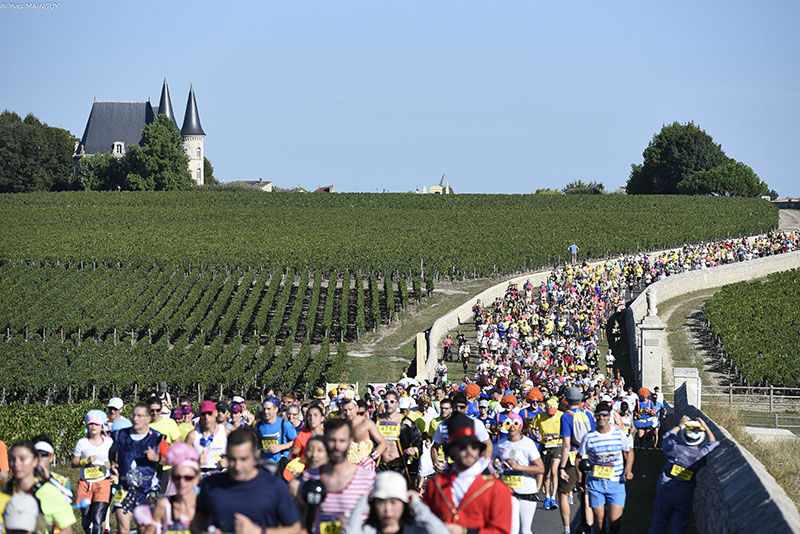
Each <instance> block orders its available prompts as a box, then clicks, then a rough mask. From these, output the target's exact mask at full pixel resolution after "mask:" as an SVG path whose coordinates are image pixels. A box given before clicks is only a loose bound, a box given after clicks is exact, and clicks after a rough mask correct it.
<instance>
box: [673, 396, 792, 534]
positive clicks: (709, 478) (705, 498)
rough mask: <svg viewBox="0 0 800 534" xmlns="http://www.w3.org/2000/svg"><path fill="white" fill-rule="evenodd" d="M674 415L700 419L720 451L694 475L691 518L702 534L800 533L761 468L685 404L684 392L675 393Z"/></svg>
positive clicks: (782, 498)
mask: <svg viewBox="0 0 800 534" xmlns="http://www.w3.org/2000/svg"><path fill="white" fill-rule="evenodd" d="M675 412H676V416H677V418H678V419H679V418H680V417H682V416H683V415H687V416H689V417H690V418H692V419H696V418H697V417H701V418H702V419H703V420H704V421H705V422H706V423H707V424H708V426H709V428H711V431H712V432H713V433H714V435H715V437H716V438H717V439H718V440H719V441H720V446H719V447H717V448H716V449H714V450H713V451H712V452H711V454H709V456H708V463H707V464H706V466H705V467H704V468H703V469H701V470H700V471H699V472H698V474H697V488H696V490H695V494H694V514H695V522H696V524H697V530H698V531H699V532H701V533H702V534H739V533H741V534H750V533H753V532H764V533H772V532H776V533H777V532H781V533H784V532H785V533H800V514H799V513H798V512H797V508H796V507H795V505H794V503H793V502H792V500H791V499H790V498H789V496H788V495H786V492H785V491H783V488H781V486H780V485H779V484H778V483H777V482H776V481H775V479H774V478H772V475H770V474H769V473H768V472H767V470H766V469H765V468H764V466H763V465H762V464H761V462H759V461H758V460H757V459H756V458H755V457H754V456H753V455H752V454H750V453H749V452H748V451H747V449H745V448H744V447H742V446H741V445H740V444H739V443H738V442H737V441H736V440H735V439H733V437H731V435H730V434H728V432H727V431H726V430H725V429H724V428H722V427H720V426H719V425H717V424H716V423H714V421H712V420H710V419H709V418H708V416H706V415H705V414H704V413H703V412H702V411H700V410H698V409H697V408H695V407H694V406H692V405H690V404H689V403H688V402H687V396H686V387H685V386H681V387H679V388H678V389H676V390H675Z"/></svg>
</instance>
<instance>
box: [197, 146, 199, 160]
mask: <svg viewBox="0 0 800 534" xmlns="http://www.w3.org/2000/svg"><path fill="white" fill-rule="evenodd" d="M197 157H198V158H199V157H200V147H197Z"/></svg>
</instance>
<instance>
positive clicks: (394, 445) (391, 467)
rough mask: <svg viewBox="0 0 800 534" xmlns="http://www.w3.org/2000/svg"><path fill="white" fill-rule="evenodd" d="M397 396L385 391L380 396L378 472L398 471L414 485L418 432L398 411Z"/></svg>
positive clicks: (417, 461) (419, 439)
mask: <svg viewBox="0 0 800 534" xmlns="http://www.w3.org/2000/svg"><path fill="white" fill-rule="evenodd" d="M399 400H400V395H399V394H398V393H397V391H395V390H389V391H387V392H386V394H385V395H384V397H383V405H384V412H383V413H382V414H380V415H379V416H378V422H377V425H378V432H380V434H381V435H382V436H383V438H384V440H385V441H386V449H384V451H383V453H382V454H381V457H380V458H381V463H380V464H379V465H378V469H379V470H381V471H395V472H397V473H400V474H401V475H403V476H404V477H406V480H407V482H408V487H409V488H412V487H414V483H415V482H416V476H417V468H418V467H419V454H420V452H421V451H422V433H421V432H420V431H419V428H418V427H417V425H416V424H415V423H414V421H412V420H411V419H409V418H408V417H406V416H405V415H403V414H402V413H401V412H400V411H399V407H400V404H399Z"/></svg>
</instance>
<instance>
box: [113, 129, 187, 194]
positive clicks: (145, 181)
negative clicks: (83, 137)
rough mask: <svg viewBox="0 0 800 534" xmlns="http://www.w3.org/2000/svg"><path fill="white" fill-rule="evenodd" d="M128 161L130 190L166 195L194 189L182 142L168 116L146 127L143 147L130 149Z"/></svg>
mask: <svg viewBox="0 0 800 534" xmlns="http://www.w3.org/2000/svg"><path fill="white" fill-rule="evenodd" d="M125 160H126V161H125V165H126V166H127V169H128V177H127V178H128V179H127V182H128V187H129V188H130V189H138V190H156V191H166V190H173V189H189V188H191V187H192V183H193V180H192V176H191V174H190V173H189V157H188V156H187V155H186V154H184V152H183V138H182V137H181V134H180V132H179V131H178V129H177V128H175V124H173V122H172V120H170V119H168V118H167V116H166V115H158V116H157V117H156V119H155V120H154V121H153V122H151V123H150V124H148V125H147V126H145V127H144V129H143V130H142V147H141V148H140V147H138V146H132V147H130V150H129V152H128V153H127V154H126V155H125Z"/></svg>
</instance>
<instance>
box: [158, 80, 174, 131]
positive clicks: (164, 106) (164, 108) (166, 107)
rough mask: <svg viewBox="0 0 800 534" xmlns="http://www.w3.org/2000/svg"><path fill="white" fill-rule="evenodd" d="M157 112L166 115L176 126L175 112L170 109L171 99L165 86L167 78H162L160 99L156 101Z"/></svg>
mask: <svg viewBox="0 0 800 534" xmlns="http://www.w3.org/2000/svg"><path fill="white" fill-rule="evenodd" d="M158 114H159V115H166V116H167V118H168V119H170V120H171V121H172V124H174V125H175V128H177V127H178V121H176V120H175V113H174V112H173V111H172V99H171V98H170V97H169V87H168V86H167V79H166V78H164V85H162V86H161V100H160V101H159V102H158Z"/></svg>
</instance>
